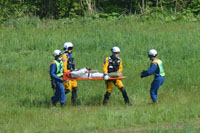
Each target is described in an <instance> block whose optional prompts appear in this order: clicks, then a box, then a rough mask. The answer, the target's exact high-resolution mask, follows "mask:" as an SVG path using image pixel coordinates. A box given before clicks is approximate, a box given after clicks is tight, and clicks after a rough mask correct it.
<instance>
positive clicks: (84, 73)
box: [66, 68, 122, 79]
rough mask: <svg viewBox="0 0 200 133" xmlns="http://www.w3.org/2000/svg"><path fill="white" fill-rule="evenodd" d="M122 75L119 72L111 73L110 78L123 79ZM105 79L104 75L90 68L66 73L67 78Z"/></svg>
mask: <svg viewBox="0 0 200 133" xmlns="http://www.w3.org/2000/svg"><path fill="white" fill-rule="evenodd" d="M121 76H122V73H117V72H113V73H109V77H121ZM103 77H104V73H101V72H98V71H97V70H93V69H90V68H82V69H77V70H74V71H68V72H67V73H66V78H69V79H71V78H83V79H84V78H89V79H92V78H103Z"/></svg>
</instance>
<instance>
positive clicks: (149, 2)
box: [0, 0, 200, 20]
mask: <svg viewBox="0 0 200 133" xmlns="http://www.w3.org/2000/svg"><path fill="white" fill-rule="evenodd" d="M152 12H159V13H178V12H181V13H186V12H189V13H193V14H194V15H198V14H199V13H200V0H0V20H6V19H7V18H10V17H21V16H23V15H34V16H37V17H40V18H53V19H60V18H73V17H77V16H86V15H94V14H113V15H129V14H148V13H152Z"/></svg>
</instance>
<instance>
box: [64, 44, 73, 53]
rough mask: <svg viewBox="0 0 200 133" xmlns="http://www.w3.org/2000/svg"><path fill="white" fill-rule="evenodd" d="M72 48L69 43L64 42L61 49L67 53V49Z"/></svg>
mask: <svg viewBox="0 0 200 133" xmlns="http://www.w3.org/2000/svg"><path fill="white" fill-rule="evenodd" d="M70 47H71V48H73V44H72V43H71V42H65V43H64V46H63V49H64V50H65V51H68V49H69V48H70Z"/></svg>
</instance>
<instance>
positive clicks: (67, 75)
mask: <svg viewBox="0 0 200 133" xmlns="http://www.w3.org/2000/svg"><path fill="white" fill-rule="evenodd" d="M125 78H126V76H121V77H110V78H108V80H117V79H125ZM63 80H104V78H103V77H102V78H94V77H93V78H90V77H88V78H81V77H76V78H72V77H71V75H70V73H68V72H66V73H63Z"/></svg>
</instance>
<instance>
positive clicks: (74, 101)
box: [71, 87, 78, 105]
mask: <svg viewBox="0 0 200 133" xmlns="http://www.w3.org/2000/svg"><path fill="white" fill-rule="evenodd" d="M77 89H78V88H77V87H75V88H72V99H71V100H72V104H73V105H76V99H77Z"/></svg>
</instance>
